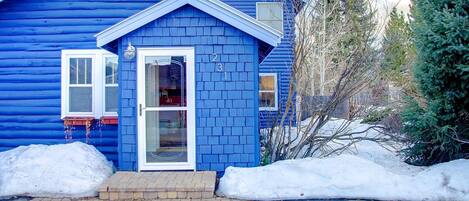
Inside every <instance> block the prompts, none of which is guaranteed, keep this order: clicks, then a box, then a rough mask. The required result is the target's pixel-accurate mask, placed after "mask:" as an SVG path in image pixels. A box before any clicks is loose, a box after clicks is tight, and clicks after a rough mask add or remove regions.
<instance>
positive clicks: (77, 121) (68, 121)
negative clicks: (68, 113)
mask: <svg viewBox="0 0 469 201" xmlns="http://www.w3.org/2000/svg"><path fill="white" fill-rule="evenodd" d="M93 120H94V118H93V117H65V118H64V125H65V126H87V127H89V126H91V124H92V123H93Z"/></svg>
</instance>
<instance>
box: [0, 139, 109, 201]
mask: <svg viewBox="0 0 469 201" xmlns="http://www.w3.org/2000/svg"><path fill="white" fill-rule="evenodd" d="M112 172H113V167H112V163H111V162H109V161H107V160H106V158H105V157H104V155H102V154H101V153H100V152H99V151H98V150H96V148H95V147H93V146H90V145H87V144H84V143H81V142H75V143H71V144H60V145H51V146H47V145H30V146H21V147H18V148H15V149H12V150H9V151H6V152H0V197H8V196H15V195H24V196H32V197H84V196H94V195H96V193H97V192H96V191H97V188H98V187H99V185H100V184H102V183H103V182H104V181H105V180H106V179H107V178H108V177H109V176H111V174H112Z"/></svg>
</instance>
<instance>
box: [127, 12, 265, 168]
mask: <svg viewBox="0 0 469 201" xmlns="http://www.w3.org/2000/svg"><path fill="white" fill-rule="evenodd" d="M129 41H130V42H131V43H132V45H133V46H135V47H136V48H139V47H158V46H160V47H173V46H186V47H187V46H194V47H195V68H196V69H195V72H196V75H195V79H196V87H195V88H196V101H195V102H196V106H195V107H196V127H197V128H196V163H197V164H196V165H197V170H216V171H223V170H224V169H225V168H226V167H228V166H239V167H252V166H257V165H258V164H259V146H260V145H259V132H258V107H257V103H258V96H257V91H258V77H257V74H258V64H257V62H258V55H257V48H258V46H257V39H254V38H253V37H252V36H249V35H247V34H246V33H244V32H241V31H239V30H238V29H236V28H234V27H232V26H231V25H228V24H226V23H224V22H222V21H220V20H218V19H216V18H214V17H212V16H210V15H208V14H206V13H204V12H202V11H200V10H198V9H196V8H193V7H192V6H184V7H182V8H179V9H177V10H175V11H173V12H171V13H169V14H167V15H165V16H163V17H161V18H159V19H157V20H155V21H153V22H150V23H149V24H147V25H145V26H143V27H141V28H139V29H137V30H135V31H133V32H131V33H129V34H128V35H126V36H124V37H122V38H121V39H120V41H119V49H120V50H119V53H120V54H122V52H123V51H122V49H125V48H126V47H127V44H128V42H129ZM137 51H138V50H137ZM212 53H216V54H217V55H218V58H219V59H220V60H219V62H221V63H222V64H223V66H224V70H225V71H226V72H227V78H228V79H227V80H224V73H220V72H217V71H216V68H215V65H216V62H212V61H211V55H212ZM120 58H122V55H120ZM119 74H120V75H121V77H120V80H119V82H120V83H119V86H120V89H121V90H120V92H121V98H122V99H121V100H122V102H121V110H120V111H121V112H120V117H121V118H120V122H119V124H120V125H121V126H122V127H121V130H120V136H121V138H120V143H121V144H122V146H120V147H119V148H120V150H121V152H120V153H121V154H120V156H119V167H120V169H122V170H136V169H137V146H136V141H137V126H136V125H137V110H136V109H137V105H136V104H137V101H136V97H137V90H136V77H137V75H136V58H134V59H133V60H126V59H122V60H121V65H120V67H119Z"/></svg>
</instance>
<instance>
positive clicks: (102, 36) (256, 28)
mask: <svg viewBox="0 0 469 201" xmlns="http://www.w3.org/2000/svg"><path fill="white" fill-rule="evenodd" d="M186 4H189V5H191V6H193V7H195V8H197V9H199V10H202V11H203V12H206V13H208V14H210V15H212V16H213V17H215V18H218V19H220V20H222V21H224V22H225V23H227V24H230V25H231V26H234V27H236V28H238V29H240V30H241V31H244V32H246V33H247V34H249V35H251V36H253V37H255V38H257V39H259V40H261V41H263V42H265V43H267V44H269V45H271V46H273V47H276V46H277V45H278V44H279V43H280V41H281V38H282V33H281V32H279V31H277V30H275V29H273V28H271V27H269V26H268V25H266V24H264V23H262V22H259V21H257V20H256V19H254V18H252V17H251V16H249V15H247V14H245V13H243V12H241V11H239V10H237V9H235V8H233V7H231V6H229V5H227V4H225V3H223V2H221V1H220V0H162V1H161V2H159V3H156V4H155V5H153V6H151V7H149V8H147V9H145V10H143V11H140V12H138V13H136V14H134V15H132V16H130V17H129V18H127V19H125V20H123V21H121V22H119V23H117V24H115V25H113V26H111V27H109V28H107V29H105V30H104V31H101V32H99V33H98V34H96V35H95V37H96V42H97V46H98V47H103V46H105V45H107V44H108V43H111V42H112V41H114V40H116V39H118V38H120V37H122V36H124V35H126V34H128V33H130V32H131V31H133V30H136V29H138V28H140V27H142V26H144V25H145V24H147V23H149V22H151V21H154V20H156V19H158V18H159V17H162V16H164V15H166V14H168V13H170V12H172V11H174V10H176V9H178V8H180V7H182V6H184V5H186Z"/></svg>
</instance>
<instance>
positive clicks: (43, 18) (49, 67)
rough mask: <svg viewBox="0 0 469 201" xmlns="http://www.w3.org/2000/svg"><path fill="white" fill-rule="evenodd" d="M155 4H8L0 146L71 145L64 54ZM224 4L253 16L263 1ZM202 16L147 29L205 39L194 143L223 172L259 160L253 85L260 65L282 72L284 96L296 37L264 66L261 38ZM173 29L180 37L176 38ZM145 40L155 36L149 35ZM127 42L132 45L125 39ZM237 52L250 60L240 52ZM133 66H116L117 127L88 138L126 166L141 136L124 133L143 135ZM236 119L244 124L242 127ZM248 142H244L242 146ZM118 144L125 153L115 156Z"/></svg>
mask: <svg viewBox="0 0 469 201" xmlns="http://www.w3.org/2000/svg"><path fill="white" fill-rule="evenodd" d="M260 1H269V0H260ZM157 2H158V0H139V1H133V0H127V1H124V0H95V1H89V0H57V1H51V0H22V1H14V0H4V1H3V2H1V3H0V151H5V150H8V149H11V148H14V147H17V146H20V145H29V144H57V143H66V142H67V141H66V140H65V133H64V126H63V121H62V120H61V119H60V86H61V85H60V62H61V61H60V60H61V57H60V53H61V50H63V49H96V39H95V37H94V34H96V33H98V32H100V31H102V30H104V29H106V28H108V27H110V26H112V25H113V24H115V23H117V22H119V21H121V20H123V19H125V18H127V17H129V16H131V15H132V14H135V13H137V12H139V11H141V10H143V9H145V8H147V7H149V6H151V5H154V4H155V3H157ZM224 2H226V3H227V4H229V5H230V6H233V7H235V8H236V9H239V10H240V11H242V12H245V13H247V14H248V15H250V16H252V17H255V16H256V0H224ZM203 15H204V16H205V17H203V18H204V19H205V20H199V18H197V17H194V16H191V17H187V16H186V17H184V19H187V20H178V21H176V22H174V25H178V26H177V27H173V28H179V29H170V30H169V31H163V30H162V29H152V30H147V31H148V32H147V33H145V34H153V33H154V34H156V35H162V36H163V37H164V38H165V39H167V40H162V41H159V42H161V44H160V45H165V46H167V45H171V44H172V45H183V44H192V42H196V43H198V44H197V45H196V47H197V50H196V51H197V54H198V55H202V56H200V57H197V59H199V60H198V61H199V62H204V63H205V65H204V68H200V66H199V67H198V68H197V69H196V70H197V71H196V72H197V75H196V78H197V80H198V81H199V82H198V84H197V85H196V86H195V87H196V90H197V94H196V96H197V102H196V105H197V108H198V110H197V111H196V112H197V113H196V115H197V129H196V132H197V133H202V134H203V135H197V139H196V140H197V144H200V146H198V147H197V154H198V155H197V160H198V162H199V160H200V163H198V164H197V168H198V169H201V170H202V169H211V168H213V169H217V170H220V169H222V168H224V167H225V166H226V165H229V164H231V165H235V164H238V165H243V166H254V165H257V164H258V162H257V161H259V160H258V159H257V157H258V155H257V153H259V151H258V149H259V147H258V146H257V144H258V140H259V139H258V138H257V136H255V135H256V132H257V130H258V126H259V123H255V122H257V121H254V119H256V118H257V115H258V111H257V109H256V108H257V105H258V101H257V90H258V86H257V84H252V81H254V83H257V82H258V78H257V71H260V72H279V86H280V92H279V94H280V96H281V97H285V96H286V94H287V92H288V91H287V90H286V89H287V88H288V79H287V78H288V77H289V75H290V74H289V73H290V70H289V68H288V61H291V60H292V54H291V50H290V49H289V48H291V41H290V40H291V38H288V37H289V34H287V35H286V36H287V38H284V39H283V40H282V44H280V46H279V47H277V48H276V49H274V51H273V52H272V53H271V55H270V56H269V57H268V58H266V59H265V60H264V62H263V63H262V64H261V65H260V66H259V67H258V66H257V63H256V62H253V61H252V58H253V57H257V55H254V54H257V49H256V48H253V47H254V46H256V45H257V44H256V40H255V39H253V38H252V37H250V36H247V35H246V34H244V33H242V32H240V31H239V30H237V29H236V28H234V27H231V26H226V24H224V23H223V22H221V21H219V20H216V19H214V18H211V17H207V15H206V14H203ZM177 23H179V24H177ZM212 28H213V29H212ZM182 30H184V33H183V32H182ZM288 30H290V29H289V28H287V27H286V30H285V31H286V32H288ZM171 33H173V34H174V35H178V37H170V34H171ZM134 34H135V33H134ZM138 40H140V39H138ZM142 42H145V43H147V42H149V41H143V39H142ZM150 42H158V41H157V40H154V41H150ZM121 44H126V43H125V42H124V41H121ZM213 44H217V45H213ZM220 44H221V45H220ZM223 44H225V45H223ZM119 48H121V49H120V50H119V52H122V47H121V46H120V47H119ZM211 52H217V53H221V56H220V57H219V58H220V59H221V61H222V62H223V63H224V64H225V69H226V70H227V71H229V79H230V80H229V81H223V78H224V75H222V74H219V73H214V71H215V65H214V64H212V63H210V62H209V57H208V54H209V53H211ZM236 52H238V53H240V54H242V55H244V56H240V55H237V54H235V53H236ZM120 59H121V58H120ZM123 62H124V61H122V60H121V61H120V63H123ZM122 68H124V66H122ZM135 69H136V66H135V65H129V66H126V67H125V68H124V69H121V70H120V71H119V73H120V74H119V76H120V78H122V80H120V83H119V85H120V88H121V90H120V94H119V96H120V101H119V104H120V108H119V111H118V113H119V114H120V117H119V125H120V126H103V127H101V126H97V125H95V126H94V127H93V128H92V132H91V138H90V143H91V144H93V145H95V146H96V147H97V148H98V149H99V150H100V151H101V152H103V153H104V154H105V155H106V157H107V158H108V159H110V160H113V161H114V162H116V161H119V166H122V169H135V163H134V162H132V161H135V160H136V155H135V151H136V146H135V140H136V138H135V136H120V135H118V133H121V134H122V133H135V132H136V127H135V126H136V125H135V124H136V119H135V112H136V111H135V109H134V108H135V107H136V100H135V87H136V85H135V81H134V80H132V78H135V76H136V74H135ZM124 80H126V81H124ZM199 83H200V84H199ZM251 92H252V93H251ZM220 97H221V98H220ZM238 98H239V99H238ZM281 99H282V98H281ZM281 102H282V101H280V103H281ZM243 106H244V108H243ZM240 107H241V108H240ZM252 107H254V109H253V108H252ZM269 114H270V116H269ZM260 116H261V118H260V121H259V122H260V124H261V125H265V124H264V123H263V122H267V120H268V119H269V118H271V117H272V113H266V112H261V115H260ZM239 117H243V118H244V119H241V118H239ZM238 118H239V119H238ZM238 120H240V121H241V120H242V121H243V122H244V125H242V124H241V123H240V122H238ZM231 136H233V138H232V139H231V138H230V137H231ZM72 137H73V140H81V141H85V140H86V139H85V132H84V128H83V127H75V128H74V130H73V132H72ZM209 137H216V138H217V139H218V143H219V144H218V145H212V144H209V142H213V140H214V139H211V141H209ZM235 138H239V139H238V141H239V144H237V145H238V146H235V145H236V144H230V143H233V142H235V141H236V140H235ZM245 144H246V146H247V147H244V146H243V147H242V148H241V146H239V145H245ZM251 145H252V146H254V150H253V152H252V153H247V152H251V151H250V149H251V148H252V146H251ZM118 150H119V151H120V152H122V153H123V154H120V155H118V154H117V153H118ZM240 150H243V153H238V152H240ZM222 151H223V152H222ZM244 151H246V153H244ZM221 152H222V153H221ZM124 153H125V154H124ZM233 154H240V155H239V158H240V160H241V161H239V162H229V160H230V157H231V159H232V160H233V158H237V157H238V155H233ZM202 155H209V156H213V155H217V156H218V161H217V162H215V163H209V164H205V163H202V160H203V157H202ZM209 158H211V159H213V158H215V157H209ZM252 158H254V159H255V160H253V162H245V161H249V160H247V159H252Z"/></svg>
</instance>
